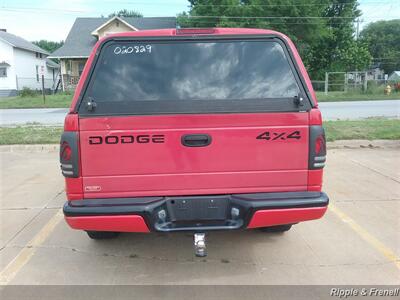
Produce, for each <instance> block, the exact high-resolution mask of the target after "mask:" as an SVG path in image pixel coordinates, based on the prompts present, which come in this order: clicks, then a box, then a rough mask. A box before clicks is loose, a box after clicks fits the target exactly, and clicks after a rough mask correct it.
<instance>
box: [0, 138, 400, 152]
mask: <svg viewBox="0 0 400 300" xmlns="http://www.w3.org/2000/svg"><path fill="white" fill-rule="evenodd" d="M327 147H328V150H330V149H360V148H361V149H366V148H368V149H385V148H400V140H394V141H392V140H373V141H368V140H340V141H335V142H328V143H327ZM58 151H59V145H58V144H43V145H0V153H1V152H47V153H51V152H58Z"/></svg>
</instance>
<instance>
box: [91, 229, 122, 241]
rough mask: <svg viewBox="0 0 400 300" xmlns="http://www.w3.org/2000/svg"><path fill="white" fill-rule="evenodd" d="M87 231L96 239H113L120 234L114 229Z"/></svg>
mask: <svg viewBox="0 0 400 300" xmlns="http://www.w3.org/2000/svg"><path fill="white" fill-rule="evenodd" d="M86 233H87V234H88V236H89V237H90V238H91V239H94V240H105V239H113V238H116V237H117V236H118V235H119V232H113V231H86Z"/></svg>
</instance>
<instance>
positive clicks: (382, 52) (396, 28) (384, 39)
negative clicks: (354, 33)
mask: <svg viewBox="0 0 400 300" xmlns="http://www.w3.org/2000/svg"><path fill="white" fill-rule="evenodd" d="M360 39H361V40H362V41H363V42H364V43H365V44H366V45H367V47H368V50H369V52H370V53H371V55H372V56H373V62H374V63H377V64H380V66H381V68H383V69H384V70H385V73H388V74H390V73H391V72H393V71H398V70H400V19H397V20H390V21H378V22H374V23H370V24H369V25H367V26H366V27H365V28H364V29H363V30H362V31H361V34H360Z"/></svg>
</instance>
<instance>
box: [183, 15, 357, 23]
mask: <svg viewBox="0 0 400 300" xmlns="http://www.w3.org/2000/svg"><path fill="white" fill-rule="evenodd" d="M182 17H183V18H188V19H194V18H221V19H223V18H225V19H350V20H351V19H354V17H317V16H302V17H284V16H262V17H255V16H182ZM360 22H361V21H360Z"/></svg>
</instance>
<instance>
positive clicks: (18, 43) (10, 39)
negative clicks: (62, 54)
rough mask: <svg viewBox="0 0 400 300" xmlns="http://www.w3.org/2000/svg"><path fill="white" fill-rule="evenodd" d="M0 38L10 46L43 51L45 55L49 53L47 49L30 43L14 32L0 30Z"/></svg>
mask: <svg viewBox="0 0 400 300" xmlns="http://www.w3.org/2000/svg"><path fill="white" fill-rule="evenodd" d="M0 40H3V41H5V42H6V43H8V44H10V45H11V46H13V47H15V48H19V49H23V50H28V51H32V52H39V53H43V54H45V55H49V53H48V52H47V51H45V50H43V49H42V48H40V47H38V46H36V45H34V44H32V43H31V42H28V41H27V40H25V39H23V38H21V37H19V36H16V35H14V34H11V33H8V32H5V31H1V30H0Z"/></svg>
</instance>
